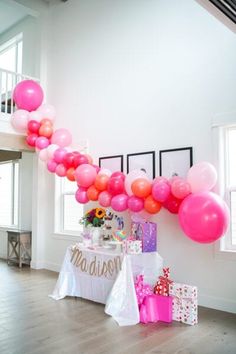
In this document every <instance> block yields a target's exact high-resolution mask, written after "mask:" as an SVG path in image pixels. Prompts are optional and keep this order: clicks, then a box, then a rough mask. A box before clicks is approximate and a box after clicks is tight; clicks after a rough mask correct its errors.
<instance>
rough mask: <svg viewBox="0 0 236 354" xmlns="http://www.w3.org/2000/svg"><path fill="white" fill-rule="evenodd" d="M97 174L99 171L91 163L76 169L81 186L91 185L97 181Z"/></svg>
mask: <svg viewBox="0 0 236 354" xmlns="http://www.w3.org/2000/svg"><path fill="white" fill-rule="evenodd" d="M96 176H97V172H96V170H95V168H94V167H93V166H91V165H89V164H83V165H80V166H79V167H77V168H76V170H75V179H76V181H77V184H78V185H79V186H81V187H85V188H88V187H90V186H91V185H92V184H93V182H94V181H95V178H96Z"/></svg>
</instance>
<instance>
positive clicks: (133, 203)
mask: <svg viewBox="0 0 236 354" xmlns="http://www.w3.org/2000/svg"><path fill="white" fill-rule="evenodd" d="M143 206H144V202H143V199H141V198H138V197H135V196H134V195H133V196H131V197H129V199H128V208H129V209H130V210H131V211H134V212H139V211H141V210H142V209H143Z"/></svg>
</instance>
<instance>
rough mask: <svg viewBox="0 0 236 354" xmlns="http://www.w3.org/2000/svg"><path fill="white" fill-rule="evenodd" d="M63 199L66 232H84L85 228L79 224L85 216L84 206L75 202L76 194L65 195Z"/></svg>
mask: <svg viewBox="0 0 236 354" xmlns="http://www.w3.org/2000/svg"><path fill="white" fill-rule="evenodd" d="M63 197H64V198H63V202H64V203H63V206H64V214H63V221H64V227H63V229H64V231H82V230H83V226H82V225H80V224H79V220H80V218H81V217H82V216H83V212H84V209H83V205H82V204H79V203H78V202H77V201H76V200H75V196H74V194H65V195H64V196H63Z"/></svg>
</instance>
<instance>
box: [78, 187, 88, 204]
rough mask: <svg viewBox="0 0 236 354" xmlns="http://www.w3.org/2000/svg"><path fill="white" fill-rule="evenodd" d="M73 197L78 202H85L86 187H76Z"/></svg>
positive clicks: (86, 198) (86, 201)
mask: <svg viewBox="0 0 236 354" xmlns="http://www.w3.org/2000/svg"><path fill="white" fill-rule="evenodd" d="M75 199H76V200H77V202H78V203H81V204H86V203H88V201H89V199H88V197H87V189H86V188H83V187H80V188H79V189H77V191H76V193H75Z"/></svg>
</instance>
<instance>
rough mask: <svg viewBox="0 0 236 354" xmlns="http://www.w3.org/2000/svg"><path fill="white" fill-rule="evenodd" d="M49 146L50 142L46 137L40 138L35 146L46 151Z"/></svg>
mask: <svg viewBox="0 0 236 354" xmlns="http://www.w3.org/2000/svg"><path fill="white" fill-rule="evenodd" d="M48 145H49V140H48V138H45V136H40V137H39V138H37V139H36V142H35V146H36V148H38V149H40V150H41V149H45V148H46V147H48Z"/></svg>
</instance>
